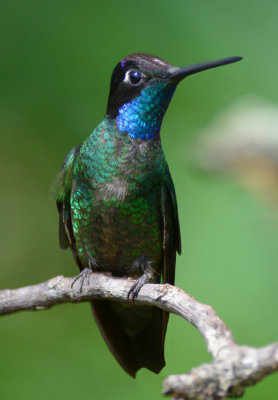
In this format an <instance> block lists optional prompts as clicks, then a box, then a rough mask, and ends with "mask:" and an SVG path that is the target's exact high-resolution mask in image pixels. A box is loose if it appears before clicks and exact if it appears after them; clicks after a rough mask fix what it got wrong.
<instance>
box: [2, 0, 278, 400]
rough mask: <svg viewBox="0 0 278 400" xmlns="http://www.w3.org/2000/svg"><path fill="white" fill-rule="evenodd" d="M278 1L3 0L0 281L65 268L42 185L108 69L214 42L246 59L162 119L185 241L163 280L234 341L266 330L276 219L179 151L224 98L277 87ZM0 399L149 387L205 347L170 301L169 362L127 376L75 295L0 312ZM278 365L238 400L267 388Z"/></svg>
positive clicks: (151, 394) (203, 80)
mask: <svg viewBox="0 0 278 400" xmlns="http://www.w3.org/2000/svg"><path fill="white" fill-rule="evenodd" d="M277 13H278V3H277V1H276V0H272V1H270V0H267V1H265V2H263V3H262V2H261V1H258V0H245V1H242V0H233V1H223V0H211V1H204V0H200V1H194V2H193V1H189V0H175V1H173V0H164V1H161V0H152V1H149V0H141V1H140V2H136V3H134V2H130V1H127V0H118V1H115V2H112V1H110V2H108V1H105V0H104V1H102V2H100V1H95V0H91V1H85V0H80V1H78V2H76V1H73V0H68V1H58V2H57V1H53V0H47V1H46V0H41V1H34V0H29V1H26V0H15V1H14V2H10V1H7V0H1V2H0V36H1V41H0V52H1V65H0V77H1V90H0V128H1V146H0V151H1V156H0V176H1V178H0V179H1V187H2V189H1V192H0V207H1V208H0V209H1V214H0V215H1V217H0V218H1V231H0V235H1V240H0V243H1V266H0V274H1V275H0V276H1V288H7V287H17V286H23V285H26V284H32V283H37V282H40V281H43V280H46V279H48V278H50V277H53V276H55V275H58V274H65V275H67V276H73V275H74V274H76V273H77V267H76V266H75V264H74V261H73V259H72V256H71V254H70V251H66V252H65V251H62V250H60V249H59V248H58V240H57V212H56V209H55V204H54V203H53V201H51V200H50V198H49V188H50V186H51V183H52V181H53V179H54V177H55V175H56V173H57V172H58V170H59V168H60V166H61V163H62V161H63V159H64V157H65V155H66V153H67V152H68V150H69V149H71V148H72V147H73V146H75V145H77V144H79V143H80V142H81V141H82V140H83V139H84V138H85V137H87V136H88V134H89V133H90V132H91V131H92V129H93V128H94V127H95V126H96V125H97V123H98V122H99V121H100V120H101V118H102V116H103V114H104V112H105V108H106V101H107V95H108V86H109V80H110V75H111V71H112V68H113V67H114V65H115V64H116V63H117V62H118V61H119V60H120V59H121V58H122V57H124V56H125V55H127V54H129V53H132V52H147V53H150V54H155V55H158V56H160V57H162V58H165V59H167V60H169V61H170V62H172V63H173V64H176V65H179V66H184V65H188V64H191V63H194V62H201V61H208V60H213V59H216V58H222V57H227V56H237V55H240V56H243V57H244V61H242V62H240V63H237V64H234V65H230V66H227V67H223V68H217V69H215V70H211V71H208V72H204V73H201V74H198V75H194V76H193V77H190V78H188V79H187V80H186V81H185V82H183V83H182V84H181V85H180V88H179V89H178V90H177V92H176V94H175V96H174V99H173V101H172V104H171V106H170V109H169V111H168V113H167V115H166V117H165V121H164V124H163V128H162V140H163V143H164V149H165V152H166V156H167V158H168V162H169V165H170V168H171V171H172V175H173V179H174V182H175V186H176V190H177V196H178V203H179V212H180V221H181V229H182V240H183V254H182V256H181V257H179V259H178V263H177V279H176V284H177V285H178V286H180V287H182V288H183V289H185V290H186V291H188V292H189V293H191V294H192V295H194V296H196V297H197V299H199V300H200V301H203V302H206V303H209V304H211V305H213V306H214V307H215V309H216V311H217V312H218V314H219V315H220V316H221V317H222V318H223V319H224V321H225V322H226V323H227V324H228V325H229V326H230V328H231V329H232V330H233V332H234V335H235V339H236V340H238V341H239V342H240V343H242V344H243V343H245V344H249V345H254V346H260V345H264V344H267V343H269V342H272V341H275V340H277V331H278V316H277V306H278V296H277V282H278V267H277V265H278V226H277V224H276V222H273V220H272V216H271V210H269V209H268V208H267V207H266V206H265V205H264V204H261V203H260V202H259V200H257V199H256V198H254V197H253V196H252V195H251V194H250V193H248V192H247V191H245V190H244V189H243V188H241V187H240V186H239V185H237V183H236V182H233V181H231V180H228V179H225V178H206V177H204V176H198V175H197V174H195V173H194V171H192V170H191V169H190V167H189V165H188V164H187V163H186V154H188V151H189V149H190V147H191V145H192V144H193V143H194V141H195V140H196V132H197V131H199V130H200V129H203V128H204V127H205V126H206V125H207V124H208V123H209V121H210V120H211V118H212V117H213V116H214V115H216V114H217V113H218V112H219V111H220V110H221V109H222V108H223V107H226V106H227V105H228V104H230V103H231V102H232V101H234V100H235V99H236V98H237V97H239V96H241V95H244V94H248V93H257V94H259V95H261V96H263V97H264V98H266V99H269V100H271V101H274V102H275V101H276V102H277V101H278V92H277V85H276V79H277V78H276V75H277V64H278V62H277V61H278V53H277V51H275V49H276V38H277V34H278V25H277ZM0 326H1V329H0V343H1V364H0V395H1V397H2V398H3V399H5V400H14V399H16V398H21V399H22V400H24V399H28V400H35V399H38V398H40V399H41V400H46V399H47V400H48V399H49V398H54V399H56V398H57V399H60V400H65V399H75V398H80V399H83V400H87V399H96V398H101V399H108V398H113V399H115V400H117V399H123V400H124V399H130V398H132V399H135V400H136V399H145V400H149V399H150V400H151V399H152V400H153V399H160V398H161V395H160V391H161V382H162V380H163V378H165V377H166V376H167V375H168V374H170V373H182V372H186V371H188V370H189V369H191V368H192V367H193V366H196V365H198V364H200V363H202V362H205V361H208V360H210V356H209V355H208V354H207V352H206V349H205V345H204V342H203V340H202V338H201V337H200V335H199V334H198V332H197V331H196V330H195V329H194V328H193V327H191V326H190V325H189V324H188V323H186V322H184V321H182V320H181V319H179V318H178V317H175V316H171V319H170V324H169V329H168V335H167V340H166V359H167V365H166V367H165V369H164V370H163V371H162V372H161V374H160V375H158V376H157V375H154V374H152V373H151V372H149V371H146V370H142V371H140V372H139V373H138V376H137V378H136V380H132V379H131V378H129V377H128V376H127V375H126V374H125V373H124V372H123V371H122V369H121V368H120V367H119V366H118V365H117V363H116V361H115V360H114V358H113V357H112V356H111V354H110V353H109V351H108V349H107V347H106V345H105V344H104V342H103V340H102V339H101V337H100V334H99V332H98V329H97V328H96V325H95V323H94V321H93V318H92V316H91V313H90V309H89V306H88V304H80V305H63V306H59V307H56V308H54V309H53V310H50V311H46V312H38V313H30V312H26V313H19V314H15V315H11V316H7V317H3V318H1V319H0ZM277 389H278V379H277V375H276V376H275V375H274V376H271V377H269V378H267V379H266V380H265V381H263V382H262V383H261V384H259V385H258V386H257V387H254V388H250V389H249V390H248V392H247V394H246V397H245V398H246V399H247V400H248V399H252V400H256V399H261V398H267V399H268V400H275V399H277Z"/></svg>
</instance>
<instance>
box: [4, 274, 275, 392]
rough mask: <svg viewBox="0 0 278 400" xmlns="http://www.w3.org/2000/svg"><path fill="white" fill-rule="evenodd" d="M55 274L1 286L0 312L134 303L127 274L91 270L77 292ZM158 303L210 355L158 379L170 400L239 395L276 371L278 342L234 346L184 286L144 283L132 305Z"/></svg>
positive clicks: (68, 280) (208, 310)
mask: <svg viewBox="0 0 278 400" xmlns="http://www.w3.org/2000/svg"><path fill="white" fill-rule="evenodd" d="M72 282H73V280H72V279H71V278H65V277H63V276H57V277H55V278H53V279H50V280H49V281H46V282H43V283H40V284H38V285H33V286H26V287H23V288H19V289H12V290H9V289H7V290H2V291H0V315H4V314H11V313H14V312H16V311H20V310H40V309H46V308H50V307H52V306H53V305H55V304H61V303H69V302H70V303H78V302H84V301H90V300H93V299H99V300H113V301H118V302H121V303H125V304H129V305H133V301H132V300H131V299H128V298H127V294H128V292H129V290H130V288H131V286H132V284H133V283H134V281H133V280H132V279H126V278H116V277H111V276H110V275H108V274H101V273H94V274H92V275H91V276H90V283H89V284H84V286H83V288H82V292H80V290H79V284H78V282H77V283H76V284H75V285H74V286H73V288H72V287H71V285H72ZM136 304H138V305H139V304H140V305H146V306H155V307H159V308H161V309H162V310H164V311H168V312H171V313H174V314H177V315H180V316H181V317H182V318H184V319H186V320H187V321H188V322H190V323H191V324H192V325H194V326H195V327H196V328H197V329H198V330H199V332H200V333H201V335H202V336H203V338H204V340H205V342H206V345H207V349H208V351H209V352H210V354H211V355H212V356H213V358H214V360H213V361H212V362H211V363H209V364H203V365H201V366H199V367H197V368H194V369H192V370H191V371H190V372H189V373H187V374H183V375H170V376H168V377H167V378H166V379H165V381H164V383H163V393H164V394H168V395H171V396H173V398H175V399H195V400H212V399H217V400H219V399H225V398H227V397H234V396H239V395H242V394H243V393H244V388H245V387H246V386H250V385H254V384H255V383H257V382H258V381H260V380H261V379H262V378H263V377H264V376H266V375H268V374H270V373H272V372H274V371H277V370H278V342H277V343H274V344H271V345H268V346H266V347H262V348H258V349H257V348H253V347H248V346H239V345H238V344H237V343H236V342H235V341H234V339H233V335H232V332H231V331H230V330H229V329H228V327H227V326H226V325H225V324H224V323H223V322H222V321H221V319H220V318H219V317H218V316H217V315H216V313H215V311H214V310H213V308H212V307H211V306H208V305H206V304H202V303H199V302H198V301H196V300H195V299H194V298H193V297H192V296H190V295H189V294H186V293H185V292H184V291H183V290H181V289H179V288H177V287H174V286H171V285H168V284H165V285H158V284H147V285H144V286H143V287H142V289H141V290H140V293H139V296H138V298H137V299H135V301H134V305H136Z"/></svg>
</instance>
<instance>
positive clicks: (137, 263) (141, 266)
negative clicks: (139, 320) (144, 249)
mask: <svg viewBox="0 0 278 400" xmlns="http://www.w3.org/2000/svg"><path fill="white" fill-rule="evenodd" d="M129 273H130V275H131V276H132V275H133V276H134V275H135V276H136V275H141V276H140V277H139V279H137V281H136V282H135V283H134V284H133V285H132V287H131V289H130V291H129V292H128V295H127V298H130V297H131V298H132V300H134V299H136V297H137V296H138V294H139V292H140V290H141V288H142V286H144V285H145V283H148V282H149V281H150V280H151V279H152V278H153V277H154V276H155V274H156V271H155V270H154V269H153V268H152V267H151V262H150V261H149V260H148V259H147V256H146V255H145V254H142V255H141V256H140V257H138V258H136V259H135V260H134V261H133V263H132V264H131V266H130V268H129Z"/></svg>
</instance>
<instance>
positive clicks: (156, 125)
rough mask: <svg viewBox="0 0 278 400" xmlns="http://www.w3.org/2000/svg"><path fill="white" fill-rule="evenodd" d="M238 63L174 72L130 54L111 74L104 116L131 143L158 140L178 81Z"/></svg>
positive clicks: (145, 56)
mask: <svg viewBox="0 0 278 400" xmlns="http://www.w3.org/2000/svg"><path fill="white" fill-rule="evenodd" d="M239 60H241V57H230V58H225V59H222V60H217V61H211V62H206V63H201V64H194V65H190V66H188V67H185V68H178V67H174V66H173V65H171V64H169V63H168V62H167V61H165V60H162V59H161V58H159V57H155V56H151V55H149V54H143V53H136V54H131V55H129V56H127V57H126V58H124V59H123V60H122V61H121V62H120V63H119V64H117V65H116V67H115V69H114V71H113V74H112V78H111V84H110V93H109V99H108V105H107V115H108V116H109V117H111V118H115V119H116V121H117V126H118V129H119V131H120V132H123V133H127V134H128V135H129V136H130V137H131V138H132V139H153V138H158V137H159V131H160V126H161V122H162V119H163V116H164V114H165V112H166V110H167V107H168V105H169V103H170V101H171V98H172V96H173V94H174V91H175V89H176V86H177V84H178V83H179V82H180V81H181V80H183V79H184V78H185V77H187V76H188V75H192V74H195V73H196V72H200V71H204V70H206V69H209V68H215V67H218V66H221V65H225V64H230V63H233V62H236V61H239Z"/></svg>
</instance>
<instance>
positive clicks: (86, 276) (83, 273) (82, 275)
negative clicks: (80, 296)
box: [71, 267, 92, 293]
mask: <svg viewBox="0 0 278 400" xmlns="http://www.w3.org/2000/svg"><path fill="white" fill-rule="evenodd" d="M91 273H92V270H91V268H88V267H87V268H84V269H83V270H82V271H81V272H80V274H78V275H77V276H76V277H75V278H74V280H73V282H72V284H71V288H73V286H74V285H75V283H76V282H77V281H79V280H80V287H79V293H81V292H82V288H83V285H84V281H85V280H86V282H87V285H89V283H90V275H91Z"/></svg>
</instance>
